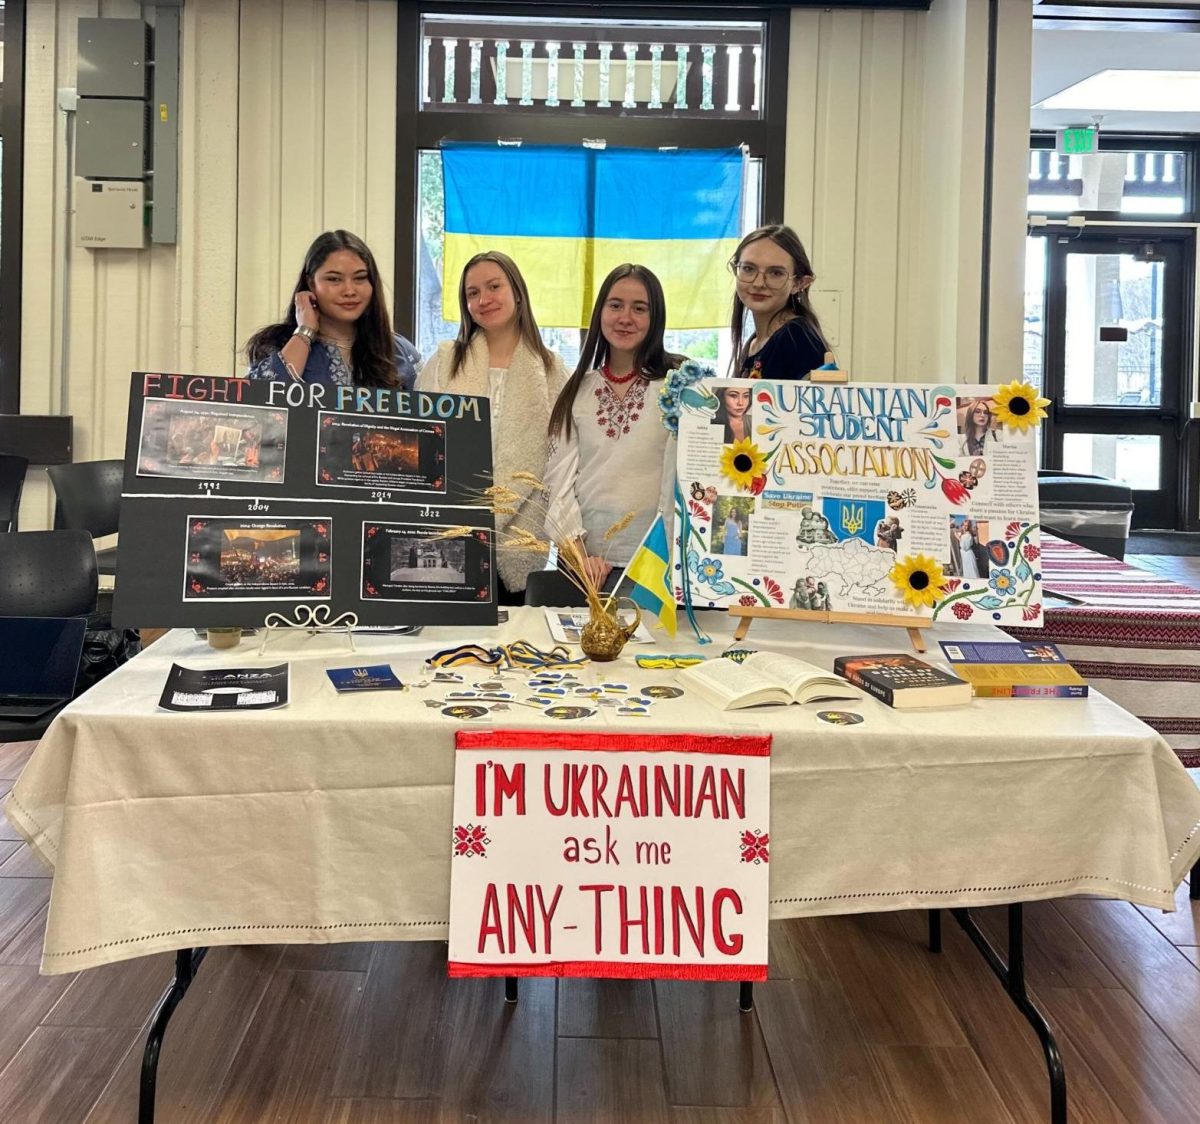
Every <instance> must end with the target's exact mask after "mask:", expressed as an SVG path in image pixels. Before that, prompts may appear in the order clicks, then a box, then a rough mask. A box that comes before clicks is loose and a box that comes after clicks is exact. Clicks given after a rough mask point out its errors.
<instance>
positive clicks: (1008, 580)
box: [988, 569, 1017, 595]
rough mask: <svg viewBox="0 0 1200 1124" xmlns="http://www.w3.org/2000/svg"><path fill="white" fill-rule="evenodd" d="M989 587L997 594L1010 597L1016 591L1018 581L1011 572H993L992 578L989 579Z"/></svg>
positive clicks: (1004, 570)
mask: <svg viewBox="0 0 1200 1124" xmlns="http://www.w3.org/2000/svg"><path fill="white" fill-rule="evenodd" d="M988 585H990V586H991V587H992V588H993V589H994V590H995V591H996V592H997V593H999V594H1002V595H1008V594H1010V593H1012V592H1013V590H1015V589H1016V587H1017V580H1016V578H1014V577H1013V575H1012V571H1011V570H1007V569H1003V570H993V571H992V574H991V577H989V578H988Z"/></svg>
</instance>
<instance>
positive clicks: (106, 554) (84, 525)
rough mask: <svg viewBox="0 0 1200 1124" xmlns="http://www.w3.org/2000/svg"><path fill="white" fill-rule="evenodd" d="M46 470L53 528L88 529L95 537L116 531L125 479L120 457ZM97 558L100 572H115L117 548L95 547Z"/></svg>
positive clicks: (64, 465) (123, 466) (62, 465)
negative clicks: (50, 486)
mask: <svg viewBox="0 0 1200 1124" xmlns="http://www.w3.org/2000/svg"><path fill="white" fill-rule="evenodd" d="M46 473H47V474H48V475H49V477H50V479H51V481H52V482H53V483H54V495H55V499H56V501H57V502H56V503H55V505H54V526H55V527H56V528H58V529H60V530H61V529H70V530H83V531H87V532H88V534H90V535H91V536H92V538H94V539H99V538H103V537H104V536H105V535H115V534H116V533H117V522H118V517H119V515H120V511H121V487H122V485H123V483H124V480H125V464H124V462H123V461H119V460H114V461H81V462H80V463H78V464H56V465H53V466H51V467H50V468H48V469H46ZM96 562H97V565H98V567H99V570H100V573H102V574H115V573H116V572H117V548H116V547H115V546H110V547H107V548H106V549H104V550H98V551H96Z"/></svg>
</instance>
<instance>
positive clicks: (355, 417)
mask: <svg viewBox="0 0 1200 1124" xmlns="http://www.w3.org/2000/svg"><path fill="white" fill-rule="evenodd" d="M488 410H489V403H488V401H487V399H484V398H470V397H465V396H463V395H459V394H440V393H425V392H422V391H405V390H390V389H384V388H365V387H339V386H328V385H317V384H313V385H309V384H306V383H300V382H290V383H284V382H266V381H259V380H247V379H229V378H216V377H209V376H205V375H176V374H157V373H145V372H135V373H134V374H133V375H132V376H131V382H130V390H129V426H128V430H127V433H126V441H125V484H124V492H123V495H122V499H121V521H120V537H119V539H118V558H117V566H118V572H119V574H120V580H119V582H118V583H117V589H116V596H115V601H114V606H113V618H114V621H115V623H116V624H118V625H119V626H121V627H154V628H166V627H172V626H191V627H201V628H203V627H208V626H220V625H241V626H243V627H246V626H255V625H261V624H262V623H263V621H264V619H265V618H266V616H267V614H268V613H273V612H278V613H282V614H284V615H285V616H286V617H288V618H289V619H296V610H297V609H298V607H300V606H302V605H303V606H307V607H309V608H311V609H316V608H318V607H319V606H325V607H326V608H327V609H328V612H329V618H330V619H333V618H337V617H339V616H341V615H342V614H343V613H354V614H355V615H356V616H357V618H358V621H359V623H360V624H365V625H388V624H495V623H496V577H495V573H496V570H495V543H494V534H493V529H492V528H493V523H492V516H491V513H490V512H489V511H488V509H487V507H486V506H484V505H483V504H482V502H481V493H482V491H483V489H485V488H487V487H488V486H489V485H490V484H491V482H492V453H491V422H490V419H489V413H488ZM466 525H469V526H471V527H472V528H474V530H473V531H472V532H471V533H470V534H466V535H463V536H461V537H457V538H439V537H438V536H439V534H440V532H442V531H443V530H444V529H445V528H447V527H457V526H466Z"/></svg>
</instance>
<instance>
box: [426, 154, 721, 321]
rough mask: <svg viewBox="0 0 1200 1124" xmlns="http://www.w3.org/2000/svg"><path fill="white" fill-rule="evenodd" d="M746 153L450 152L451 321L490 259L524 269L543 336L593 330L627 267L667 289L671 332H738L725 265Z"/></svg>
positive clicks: (447, 293)
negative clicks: (469, 276)
mask: <svg viewBox="0 0 1200 1124" xmlns="http://www.w3.org/2000/svg"><path fill="white" fill-rule="evenodd" d="M742 179H743V154H742V151H741V150H740V149H736V148H735V149H676V150H674V151H667V152H659V151H657V150H654V149H641V148H603V149H593V148H584V147H581V146H559V145H520V146H519V147H516V146H507V147H501V146H498V145H495V144H473V143H449V142H448V143H446V144H444V145H443V146H442V182H443V185H444V188H445V236H444V242H443V258H442V279H443V280H442V310H443V311H442V315H443V316H444V317H445V319H447V320H457V319H458V279H459V276H460V275H461V273H462V269H463V266H464V265H465V264H466V262H467V261H469V260H470V259H471V258H472V257H473V256H474V255H475V254H477V253H480V252H482V251H484V250H500V251H502V252H503V253H506V254H508V255H509V257H511V258H512V259H513V260H514V261H515V262H516V263H517V265H518V266H519V267H520V270H521V273H522V274H523V275H524V277H525V281H526V283H527V284H528V286H529V291H530V295H531V298H532V301H533V309H534V313H535V315H536V316H537V319H538V323H539V324H541V325H543V326H544V327H560V328H579V327H586V326H587V323H588V320H589V318H590V317H591V313H592V305H593V303H594V301H595V297H596V290H597V289H598V288H599V286H600V283H601V282H602V281H603V280H604V277H605V275H606V274H607V273H608V272H609V270H611V269H612V268H613V267H614V266H617V265H620V264H621V263H622V262H637V263H638V264H640V265H644V266H647V267H648V268H649V269H651V270H652V271H653V272H654V273H655V274H656V275H657V277H658V279H659V280H660V281H661V282H662V285H663V290H664V292H665V293H666V298H667V324H668V326H669V327H671V328H715V327H722V326H724V325H726V324H727V323H728V322H729V307H730V293H731V286H732V282H731V281H730V280H729V278H728V276H727V274H726V272H725V263H726V262H728V261H729V259H730V258H731V257H732V256H733V251H734V250H735V249H736V248H737V244H738V240H739V236H740V230H741V210H742Z"/></svg>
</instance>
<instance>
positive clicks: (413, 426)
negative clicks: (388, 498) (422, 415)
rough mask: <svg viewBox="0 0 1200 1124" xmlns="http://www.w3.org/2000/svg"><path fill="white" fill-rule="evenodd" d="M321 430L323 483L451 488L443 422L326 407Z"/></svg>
mask: <svg viewBox="0 0 1200 1124" xmlns="http://www.w3.org/2000/svg"><path fill="white" fill-rule="evenodd" d="M317 434H318V438H317V483H318V484H325V485H329V486H334V485H341V486H343V487H351V488H388V489H397V490H400V489H403V490H405V491H410V492H444V491H445V490H446V427H445V426H444V425H443V424H442V423H441V422H432V421H417V420H415V419H413V418H397V417H388V416H386V415H367V416H364V415H362V414H334V413H326V412H324V411H322V412H321V414H320V422H319V423H318V426H317Z"/></svg>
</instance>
